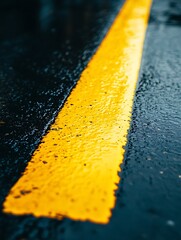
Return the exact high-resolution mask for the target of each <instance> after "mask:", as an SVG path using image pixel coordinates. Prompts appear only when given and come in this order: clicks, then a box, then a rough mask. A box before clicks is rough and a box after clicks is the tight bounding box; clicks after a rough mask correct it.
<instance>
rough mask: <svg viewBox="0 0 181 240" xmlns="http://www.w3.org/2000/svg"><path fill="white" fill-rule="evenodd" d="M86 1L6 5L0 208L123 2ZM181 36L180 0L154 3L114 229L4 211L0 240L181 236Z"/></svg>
mask: <svg viewBox="0 0 181 240" xmlns="http://www.w3.org/2000/svg"><path fill="white" fill-rule="evenodd" d="M79 2H80V3H79ZM79 2H78V1H77V2H76V1H75V2H74V4H72V3H71V1H69V2H66V1H62V2H60V3H59V4H58V5H57V3H56V1H55V2H54V5H53V4H52V2H51V1H45V2H44V4H42V5H41V1H40V2H38V1H32V2H31V3H30V1H28V3H27V5H26V6H24V4H22V3H21V1H18V2H17V4H16V5H15V4H12V3H13V1H10V0H9V1H4V2H3V1H2V3H0V19H1V21H0V25H1V26H0V29H1V31H0V66H1V67H0V84H1V85H0V109H1V118H0V129H1V131H0V134H1V147H0V149H1V152H0V184H1V185H0V186H1V194H0V202H1V206H2V203H3V201H4V198H5V196H6V195H7V193H8V191H9V190H10V188H11V187H12V185H13V184H14V183H15V182H16V181H17V179H19V177H20V176H21V172H23V170H24V168H25V166H26V163H27V162H28V161H29V160H30V156H31V154H32V152H33V151H34V149H35V148H36V146H37V144H38V142H39V141H40V138H41V136H42V134H43V133H44V132H45V131H46V129H47V127H48V125H49V124H50V123H51V122H52V121H53V119H54V117H55V116H56V114H57V112H58V110H59V109H60V108H61V106H62V104H63V101H64V100H65V99H66V97H67V96H68V94H69V92H70V90H71V89H72V88H73V87H74V85H75V84H76V82H77V80H78V79H79V76H80V74H81V72H82V70H83V69H84V68H85V66H86V65H87V63H88V62H89V60H90V57H91V56H92V54H93V53H94V52H95V51H96V48H97V47H98V46H99V44H100V42H101V40H102V38H103V37H104V35H105V33H106V31H107V30H108V28H109V26H110V25H111V23H112V21H113V19H114V17H115V16H116V13H117V12H118V10H119V8H120V7H121V5H122V2H121V1H118V0H117V1H116V0H114V1H107V2H106V3H105V2H104V3H105V4H103V1H86V0H84V1H79ZM18 4H19V5H18ZM55 4H56V5H55ZM35 16H36V17H35ZM180 39H181V2H180V1H176V0H175V1H173V0H163V1H158V0H154V2H153V6H152V10H151V16H150V21H149V26H148V30H147V36H146V39H145V47H144V52H143V58H142V66H141V71H140V77H139V82H138V88H137V92H136V96H135V103H134V109H133V119H132V124H131V129H130V132H129V139H128V145H127V150H126V155H125V162H124V166H123V172H122V174H121V178H122V181H121V183H120V186H119V190H118V192H117V203H116V207H115V209H114V210H113V216H112V218H111V221H110V223H109V224H108V225H105V226H103V225H97V224H92V223H89V222H86V223H82V222H74V221H71V220H69V219H64V220H63V221H58V220H51V219H46V218H42V219H36V218H34V217H32V216H26V217H16V216H10V215H5V214H3V213H1V215H0V239H12V240H14V239H33V240H34V239H65V240H69V239H71V240H75V239H76V240H79V239H86V240H87V239H108V240H109V239H113V240H118V239H119V240H120V239H122V240H127V239H131V240H132V239H139V240H141V239H150V240H152V239H156V240H165V239H174V240H177V239H178V240H179V239H181V230H180V229H181V193H180V189H181V146H180V145H181V134H180V133H181V107H180V106H181V77H180V66H181V47H180V46H181V44H180Z"/></svg>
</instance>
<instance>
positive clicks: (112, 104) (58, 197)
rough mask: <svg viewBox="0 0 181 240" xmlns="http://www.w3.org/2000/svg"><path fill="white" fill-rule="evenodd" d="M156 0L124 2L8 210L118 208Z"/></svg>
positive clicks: (91, 215) (97, 212) (91, 216)
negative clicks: (122, 169) (117, 193)
mask: <svg viewBox="0 0 181 240" xmlns="http://www.w3.org/2000/svg"><path fill="white" fill-rule="evenodd" d="M150 6H151V0H137V1H135V0H127V1H126V3H125V4H124V6H123V9H122V10H121V11H120V13H119V14H118V16H117V18H116V20H115V22H114V23H113V25H112V27H111V29H110V31H109V32H108V34H107V36H106V37H105V39H104V40H103V42H102V44H101V45H100V47H99V49H98V51H97V53H96V54H95V55H94V56H93V58H92V60H91V61H90V63H89V64H88V66H87V68H86V69H85V70H84V72H83V73H82V75H81V78H80V80H79V82H78V84H77V86H76V87H75V88H74V89H73V91H72V93H71V95H70V96H69V98H68V99H67V101H66V103H65V105H64V107H63V109H62V110H61V111H60V113H59V114H58V116H57V118H56V119H55V123H54V124H52V126H51V127H50V130H49V131H48V133H47V134H46V135H45V136H44V137H43V139H42V141H41V144H40V145H39V146H38V148H37V150H36V151H35V152H34V154H33V156H32V159H31V161H30V162H29V164H28V166H27V168H26V170H25V172H24V174H23V176H22V177H21V178H20V179H19V181H18V182H17V183H16V184H15V185H14V187H13V188H12V189H11V191H10V193H9V195H8V196H7V198H6V200H5V203H4V211H5V212H7V213H13V214H17V215H22V214H33V215H34V216H37V217H40V216H46V217H52V218H62V217H64V216H65V217H69V218H71V219H75V220H90V221H93V222H96V223H107V222H108V221H109V218H110V216H111V209H112V208H113V207H114V206H115V200H116V199H115V194H114V193H115V190H116V189H117V185H116V184H118V183H119V180H120V179H119V177H118V172H119V171H120V167H119V166H120V164H121V163H122V162H123V155H124V149H123V146H125V145H126V140H127V139H126V136H127V131H128V129H129V126H130V117H131V111H132V104H133V98H134V92H135V87H136V82H137V78H138V73H139V68H140V62H141V55H142V47H143V42H144V37H145V32H146V28H147V22H148V17H149V12H150Z"/></svg>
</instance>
